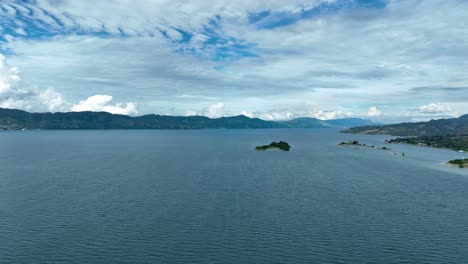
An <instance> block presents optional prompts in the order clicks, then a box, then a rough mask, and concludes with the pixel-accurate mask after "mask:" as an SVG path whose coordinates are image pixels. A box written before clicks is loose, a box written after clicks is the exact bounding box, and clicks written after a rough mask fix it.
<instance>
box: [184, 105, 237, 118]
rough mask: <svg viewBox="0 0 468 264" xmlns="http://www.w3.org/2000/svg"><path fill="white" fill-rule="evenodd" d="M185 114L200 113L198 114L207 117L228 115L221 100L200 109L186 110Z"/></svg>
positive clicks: (193, 114)
mask: <svg viewBox="0 0 468 264" xmlns="http://www.w3.org/2000/svg"><path fill="white" fill-rule="evenodd" d="M185 115H187V116H195V115H200V116H207V117H209V118H220V117H223V116H228V114H226V113H225V112H224V103H221V102H219V103H215V104H212V105H210V106H208V107H206V108H204V109H203V110H201V111H194V110H188V111H186V112H185Z"/></svg>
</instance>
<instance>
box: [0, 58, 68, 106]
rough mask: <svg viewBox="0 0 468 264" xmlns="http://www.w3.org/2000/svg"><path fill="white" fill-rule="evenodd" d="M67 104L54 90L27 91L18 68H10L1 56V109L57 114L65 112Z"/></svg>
mask: <svg viewBox="0 0 468 264" xmlns="http://www.w3.org/2000/svg"><path fill="white" fill-rule="evenodd" d="M65 104H66V102H65V99H64V98H63V96H62V95H61V94H60V93H58V92H56V91H54V90H53V89H50V88H49V89H46V90H44V91H36V90H29V89H25V88H24V87H23V83H22V81H21V78H20V72H19V70H18V68H16V67H10V66H9V65H8V64H7V62H6V58H5V56H3V55H2V54H0V107H2V108H16V109H24V110H28V111H42V112H46V111H52V112H55V111H60V110H63V109H64V106H65Z"/></svg>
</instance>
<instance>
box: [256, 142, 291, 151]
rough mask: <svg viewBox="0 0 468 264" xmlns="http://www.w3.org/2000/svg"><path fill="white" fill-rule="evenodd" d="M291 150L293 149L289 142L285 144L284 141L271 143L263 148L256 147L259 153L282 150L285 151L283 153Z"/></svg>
mask: <svg viewBox="0 0 468 264" xmlns="http://www.w3.org/2000/svg"><path fill="white" fill-rule="evenodd" d="M290 148H291V146H290V145H289V144H288V143H287V142H284V141H280V142H271V144H270V145H263V146H256V147H255V149H256V150H258V151H264V150H268V149H280V150H283V151H289V149H290Z"/></svg>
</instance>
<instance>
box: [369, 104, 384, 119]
mask: <svg viewBox="0 0 468 264" xmlns="http://www.w3.org/2000/svg"><path fill="white" fill-rule="evenodd" d="M381 115H382V111H380V110H379V109H378V108H377V107H376V106H371V107H370V108H369V110H368V111H367V116H368V117H378V116H381Z"/></svg>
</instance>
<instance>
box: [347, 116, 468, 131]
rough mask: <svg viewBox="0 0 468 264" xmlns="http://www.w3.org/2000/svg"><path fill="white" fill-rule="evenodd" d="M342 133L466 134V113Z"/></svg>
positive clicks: (467, 126)
mask: <svg viewBox="0 0 468 264" xmlns="http://www.w3.org/2000/svg"><path fill="white" fill-rule="evenodd" d="M342 132H343V133H352V134H370V135H380V134H382V135H383V134H386V135H393V136H447V135H451V136H460V135H468V114H467V115H463V116H460V117H458V118H448V119H438V120H431V121H428V122H416V123H400V124H392V125H384V126H361V127H353V128H348V129H345V130H343V131H342Z"/></svg>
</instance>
